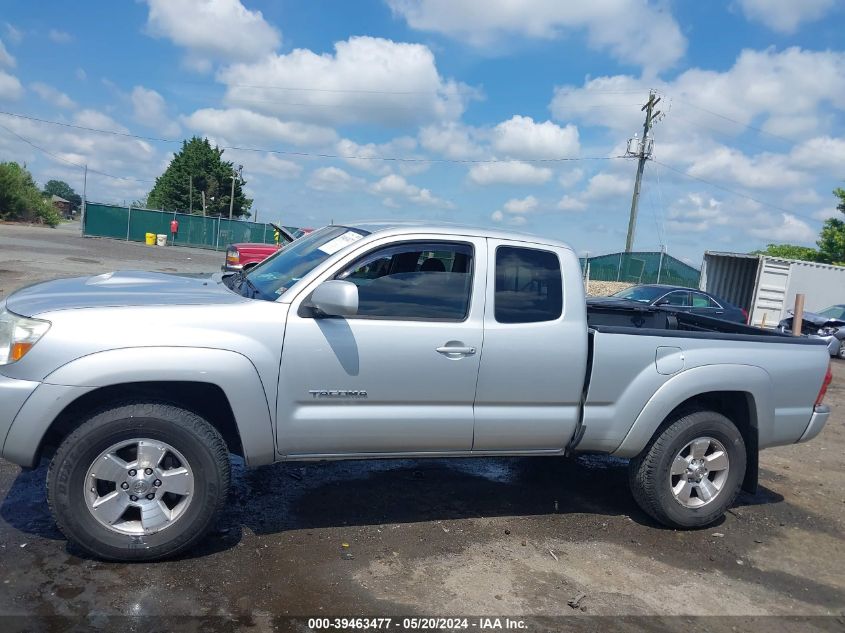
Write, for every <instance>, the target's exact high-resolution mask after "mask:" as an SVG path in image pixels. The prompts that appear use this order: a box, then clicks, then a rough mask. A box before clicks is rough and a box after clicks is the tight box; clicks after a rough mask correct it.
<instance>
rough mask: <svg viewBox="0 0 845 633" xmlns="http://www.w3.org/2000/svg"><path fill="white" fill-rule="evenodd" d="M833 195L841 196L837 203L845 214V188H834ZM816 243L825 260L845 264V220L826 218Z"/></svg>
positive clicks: (839, 209)
mask: <svg viewBox="0 0 845 633" xmlns="http://www.w3.org/2000/svg"><path fill="white" fill-rule="evenodd" d="M833 195H835V196H836V197H837V198H839V204H837V205H836V209H837V211H839V212H840V213H842V214H845V189H842V188H841V187H840V188H837V189H834V190H833ZM816 244H817V245H818V247H819V253H820V254H821V256H822V257H823V261H826V262H829V263H831V264H839V265H841V266H845V221H843V220H840V219H839V218H829V219H827V220H825V222H824V226H822V232H821V234H820V235H819V241H818V242H816Z"/></svg>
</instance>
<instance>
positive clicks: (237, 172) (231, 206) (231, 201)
mask: <svg viewBox="0 0 845 633" xmlns="http://www.w3.org/2000/svg"><path fill="white" fill-rule="evenodd" d="M243 168H244V166H243V165H238V169H237V170H235V169H234V168H232V197H231V198H229V219H230V220H231V219H232V209H234V208H235V176H238V175H240V173H241V171H242V170H243Z"/></svg>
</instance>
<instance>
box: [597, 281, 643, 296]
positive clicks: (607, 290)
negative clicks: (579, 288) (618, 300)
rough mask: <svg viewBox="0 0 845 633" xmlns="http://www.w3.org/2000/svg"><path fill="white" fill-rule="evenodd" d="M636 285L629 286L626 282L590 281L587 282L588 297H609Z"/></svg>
mask: <svg viewBox="0 0 845 633" xmlns="http://www.w3.org/2000/svg"><path fill="white" fill-rule="evenodd" d="M634 285H636V284H629V283H628V282H626V281H596V280H595V279H590V281H588V282H587V296H588V297H607V296H609V295H612V294H613V293H615V292H619V291H620V290H625V288H630V287H631V286H634Z"/></svg>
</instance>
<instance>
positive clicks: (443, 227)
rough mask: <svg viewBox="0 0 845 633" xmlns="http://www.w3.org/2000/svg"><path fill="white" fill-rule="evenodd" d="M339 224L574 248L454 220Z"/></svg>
mask: <svg viewBox="0 0 845 633" xmlns="http://www.w3.org/2000/svg"><path fill="white" fill-rule="evenodd" d="M339 224H341V225H342V226H347V227H349V228H351V229H355V228H358V229H362V230H364V231H369V232H370V233H393V232H401V231H407V230H408V229H414V230H416V231H419V232H421V233H445V234H448V235H455V234H458V235H470V236H475V237H485V238H490V239H495V240H516V241H519V242H532V243H534V244H544V245H546V246H555V247H559V248H566V249H569V250H573V249H572V247H571V246H570V245H569V244H567V243H566V242H562V241H560V240H555V239H551V238H548V237H543V236H541V235H532V234H530V233H520V232H517V231H504V230H502V229H495V228H487V227H480V226H472V225H469V224H459V223H452V222H426V221H422V220H364V221H361V222H343V223H339Z"/></svg>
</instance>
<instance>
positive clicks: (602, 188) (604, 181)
mask: <svg viewBox="0 0 845 633" xmlns="http://www.w3.org/2000/svg"><path fill="white" fill-rule="evenodd" d="M633 186H634V183H633V182H632V181H631V180H630V179H627V178H623V177H622V176H617V175H616V174H609V173H606V172H601V173H598V174H596V175H595V176H593V177H592V178H590V180H589V182H588V183H587V189H586V190H585V191H584V193H583V196H582V198H583V199H584V200H607V199H610V198H618V197H620V196H623V195H625V194H630V193H631V191H632V188H633Z"/></svg>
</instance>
